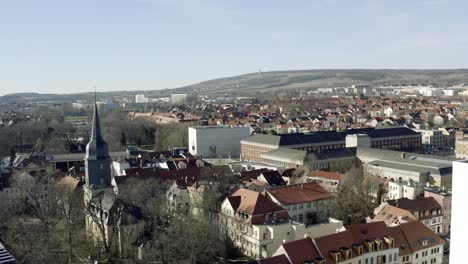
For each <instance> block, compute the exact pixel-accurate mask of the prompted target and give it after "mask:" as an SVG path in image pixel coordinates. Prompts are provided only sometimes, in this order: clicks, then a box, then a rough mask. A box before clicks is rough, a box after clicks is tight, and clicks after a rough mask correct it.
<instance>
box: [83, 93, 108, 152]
mask: <svg viewBox="0 0 468 264" xmlns="http://www.w3.org/2000/svg"><path fill="white" fill-rule="evenodd" d="M86 158H87V159H107V158H109V153H108V147H107V143H106V142H105V141H104V138H103V137H102V132H101V124H100V122H99V111H98V107H97V100H96V92H94V113H93V124H92V129H91V140H90V141H89V143H88V145H87V146H86Z"/></svg>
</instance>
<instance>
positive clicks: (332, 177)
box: [311, 171, 345, 181]
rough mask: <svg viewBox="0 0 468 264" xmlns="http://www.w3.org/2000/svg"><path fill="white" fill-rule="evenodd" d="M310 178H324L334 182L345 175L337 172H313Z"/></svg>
mask: <svg viewBox="0 0 468 264" xmlns="http://www.w3.org/2000/svg"><path fill="white" fill-rule="evenodd" d="M311 174H312V176H314V177H320V178H325V179H329V180H334V181H340V180H341V179H342V178H343V177H344V176H345V175H344V174H342V173H337V172H328V171H313V172H312V173H311Z"/></svg>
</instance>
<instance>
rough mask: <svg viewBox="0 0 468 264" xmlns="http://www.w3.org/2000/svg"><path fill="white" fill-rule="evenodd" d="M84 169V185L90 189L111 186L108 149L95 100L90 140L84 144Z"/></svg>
mask: <svg viewBox="0 0 468 264" xmlns="http://www.w3.org/2000/svg"><path fill="white" fill-rule="evenodd" d="M95 100H96V99H95ZM85 170H86V171H85V179H86V187H88V188H91V189H99V188H108V187H111V184H112V176H111V170H110V156H109V149H108V146H107V143H106V142H105V141H104V139H103V138H102V133H101V125H100V123H99V113H98V109H97V105H96V102H94V114H93V127H92V130H91V140H90V141H89V143H88V145H86V157H85Z"/></svg>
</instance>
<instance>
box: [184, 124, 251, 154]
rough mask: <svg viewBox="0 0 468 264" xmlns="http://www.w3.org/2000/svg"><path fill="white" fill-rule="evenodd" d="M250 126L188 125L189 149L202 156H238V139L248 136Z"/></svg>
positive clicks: (192, 152)
mask: <svg viewBox="0 0 468 264" xmlns="http://www.w3.org/2000/svg"><path fill="white" fill-rule="evenodd" d="M250 129H251V128H250V127H248V126H246V127H240V126H239V127H229V126H207V127H198V126H197V127H189V151H190V153H191V154H192V155H201V156H203V157H204V158H218V157H229V156H230V157H239V155H240V141H241V140H243V139H246V138H248V137H249V136H250Z"/></svg>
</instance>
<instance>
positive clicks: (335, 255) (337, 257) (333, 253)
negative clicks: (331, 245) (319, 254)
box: [330, 250, 341, 262]
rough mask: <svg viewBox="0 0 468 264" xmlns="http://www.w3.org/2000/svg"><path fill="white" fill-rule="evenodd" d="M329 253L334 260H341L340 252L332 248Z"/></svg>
mask: <svg viewBox="0 0 468 264" xmlns="http://www.w3.org/2000/svg"><path fill="white" fill-rule="evenodd" d="M330 255H331V257H332V259H333V260H334V261H335V262H340V261H341V254H340V252H338V251H336V250H332V251H330Z"/></svg>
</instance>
